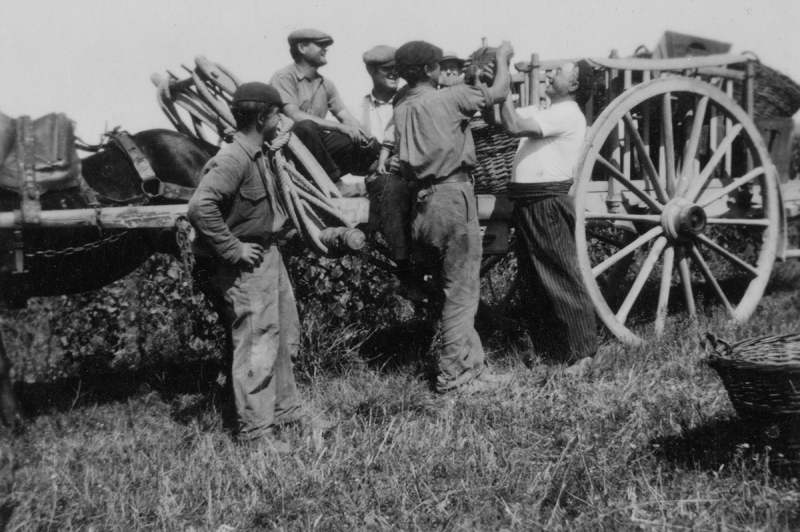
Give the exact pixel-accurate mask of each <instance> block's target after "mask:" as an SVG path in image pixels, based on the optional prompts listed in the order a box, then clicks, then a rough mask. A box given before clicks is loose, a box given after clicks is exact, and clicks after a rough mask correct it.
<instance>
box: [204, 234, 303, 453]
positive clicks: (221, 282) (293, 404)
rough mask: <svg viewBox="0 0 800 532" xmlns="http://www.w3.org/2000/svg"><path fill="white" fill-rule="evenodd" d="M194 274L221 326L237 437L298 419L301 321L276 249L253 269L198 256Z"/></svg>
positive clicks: (251, 436)
mask: <svg viewBox="0 0 800 532" xmlns="http://www.w3.org/2000/svg"><path fill="white" fill-rule="evenodd" d="M193 273H194V279H195V281H196V282H197V283H198V284H199V286H200V287H201V289H202V290H203V292H204V293H205V294H206V295H207V296H208V297H209V298H210V300H211V303H212V305H213V306H214V310H215V311H216V312H217V314H218V315H219V318H220V320H222V322H223V324H224V325H225V330H226V334H227V337H228V338H227V340H228V341H227V350H228V353H227V355H228V357H229V360H230V363H231V366H230V367H231V375H230V378H231V383H232V387H231V388H232V392H233V396H234V400H235V402H236V412H237V416H238V421H239V430H240V437H241V438H242V439H245V440H249V439H258V438H259V437H262V436H265V435H267V433H268V431H269V430H270V429H271V428H272V427H273V426H274V425H276V424H278V423H285V422H288V421H292V420H294V419H295V418H297V417H298V416H299V415H300V396H299V394H298V391H297V386H296V384H295V380H294V371H293V370H294V361H295V359H296V357H297V352H298V348H299V346H300V320H299V317H298V314H297V305H296V304H295V299H294V292H293V290H292V285H291V284H290V282H289V276H288V274H287V272H286V267H285V266H284V264H283V259H282V257H281V254H280V252H279V251H278V248H276V247H271V248H269V250H267V252H266V253H265V254H264V256H263V259H262V262H261V264H260V265H259V266H258V267H255V268H253V267H247V266H245V265H228V264H225V263H222V262H221V261H219V260H216V259H210V258H207V257H197V260H196V265H195V269H194V272H193Z"/></svg>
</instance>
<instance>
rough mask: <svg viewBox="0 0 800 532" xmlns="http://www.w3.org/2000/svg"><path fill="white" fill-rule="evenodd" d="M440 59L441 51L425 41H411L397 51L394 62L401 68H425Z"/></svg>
mask: <svg viewBox="0 0 800 532" xmlns="http://www.w3.org/2000/svg"><path fill="white" fill-rule="evenodd" d="M441 58H442V49H441V48H439V47H438V46H434V45H432V44H431V43H429V42H425V41H411V42H407V43H405V44H404V45H403V46H401V47H400V48H398V49H397V53H395V54H394V60H395V61H396V62H397V64H398V65H403V66H425V65H430V64H431V63H437V62H438V61H439V60H440V59H441Z"/></svg>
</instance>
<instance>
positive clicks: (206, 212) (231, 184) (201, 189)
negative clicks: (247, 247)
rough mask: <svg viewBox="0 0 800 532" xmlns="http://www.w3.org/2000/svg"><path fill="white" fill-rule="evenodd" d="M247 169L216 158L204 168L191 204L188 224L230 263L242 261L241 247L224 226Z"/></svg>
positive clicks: (231, 159)
mask: <svg viewBox="0 0 800 532" xmlns="http://www.w3.org/2000/svg"><path fill="white" fill-rule="evenodd" d="M245 170H246V169H245V168H243V167H242V165H241V164H240V163H239V162H238V161H237V160H236V159H235V158H234V157H225V156H222V157H219V156H218V157H215V158H214V159H212V160H211V161H209V162H208V164H206V166H205V167H204V168H203V177H202V180H201V181H200V185H199V186H198V187H197V190H196V191H195V193H194V195H193V196H192V198H191V199H190V200H189V211H188V216H189V222H190V223H191V224H192V226H193V227H194V229H195V231H197V233H198V234H199V235H200V236H201V237H202V239H203V241H204V242H205V243H206V244H208V246H209V247H211V249H212V250H213V251H214V252H215V253H216V254H217V255H219V256H220V257H222V258H223V259H224V260H226V261H228V262H230V263H233V264H235V263H237V262H239V260H241V258H242V254H243V253H242V243H241V242H240V241H239V239H238V238H236V237H235V236H234V235H233V233H231V230H230V229H229V228H228V225H227V224H226V223H225V218H224V215H223V211H224V210H227V209H229V208H230V205H232V203H233V201H234V198H235V195H236V192H237V190H238V188H239V183H240V182H241V177H242V176H243V175H244V172H245Z"/></svg>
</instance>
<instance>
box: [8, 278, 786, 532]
mask: <svg viewBox="0 0 800 532" xmlns="http://www.w3.org/2000/svg"><path fill="white" fill-rule="evenodd" d="M392 304H400V305H402V303H399V302H397V301H394V302H393V303H392ZM406 311H407V313H406V315H404V317H403V319H401V320H397V321H395V322H392V321H386V322H385V323H383V324H377V325H376V324H370V325H369V327H366V326H362V325H360V324H359V323H358V322H357V321H354V322H351V323H350V324H343V323H342V322H337V321H336V320H335V319H333V318H330V317H326V316H325V315H324V314H323V313H320V312H319V311H318V309H317V311H315V312H304V328H305V331H306V338H305V341H304V345H303V351H302V353H301V359H300V361H299V364H298V374H299V376H300V379H301V387H302V392H303V394H304V396H305V398H306V401H307V403H308V404H309V405H310V408H311V409H313V410H315V411H319V412H323V413H325V415H326V416H328V417H329V418H331V419H333V420H335V421H336V422H337V426H336V428H335V429H334V430H333V431H331V432H330V433H329V434H326V435H320V434H313V433H309V432H307V431H303V430H301V429H297V428H292V429H287V430H285V431H283V434H282V437H283V438H285V439H286V440H287V441H288V442H290V443H291V444H292V446H293V448H294V452H293V453H292V454H290V455H288V456H281V457H278V456H276V455H274V454H272V453H271V452H269V451H262V450H257V449H256V450H254V449H250V448H245V447H241V446H239V445H237V444H236V443H235V441H234V440H233V439H232V437H231V434H230V431H229V430H228V428H227V426H226V423H225V421H224V420H225V415H224V414H225V409H226V407H227V406H226V403H225V402H224V401H223V400H222V398H221V397H220V392H219V390H220V387H219V386H218V384H217V383H216V377H217V370H218V369H219V368H218V367H216V366H214V367H212V366H213V363H214V359H213V357H212V358H210V359H205V358H203V357H194V358H192V357H189V360H188V361H187V362H186V364H184V367H183V371H181V370H180V369H179V370H178V371H174V370H173V369H171V368H170V369H163V370H159V369H158V368H155V369H154V368H153V367H151V368H150V369H149V370H148V371H147V372H140V373H135V372H134V373H126V372H125V371H116V372H115V373H111V374H108V373H101V374H98V375H95V376H92V375H88V374H84V376H83V377H82V378H81V379H80V380H77V379H73V380H66V381H65V380H58V379H56V380H53V379H52V375H54V374H58V373H59V372H58V371H51V372H50V373H49V375H50V377H48V378H47V379H44V380H42V379H37V378H35V375H34V374H35V373H36V372H37V371H43V372H44V373H42V374H43V375H48V372H47V368H46V366H48V364H50V365H52V364H57V361H56V360H52V357H49V358H48V357H44V360H43V361H42V363H41V364H40V365H39V366H40V367H35V368H34V367H30V368H29V367H28V366H26V363H25V362H24V361H25V360H27V359H30V358H35V357H36V355H35V354H34V353H33V352H32V351H31V350H41V349H44V350H45V351H46V349H47V346H48V345H49V344H48V342H46V341H45V338H44V337H42V338H39V339H38V340H36V339H35V338H34V340H36V341H34V342H32V343H26V342H25V341H23V339H21V337H20V340H19V341H14V342H13V343H14V345H13V349H12V356H14V357H15V359H16V360H15V362H16V364H17V365H18V367H24V368H26V369H25V370H24V371H25V373H26V375H28V374H30V375H31V377H30V378H27V381H28V382H27V383H25V382H23V383H21V384H23V386H21V387H20V391H21V392H22V396H23V400H24V401H25V404H26V405H27V406H28V408H29V409H30V410H32V411H33V414H34V415H33V417H32V419H31V420H30V426H29V428H28V430H27V431H26V432H25V433H24V434H23V435H21V436H12V435H11V434H9V433H8V432H3V433H2V440H0V442H1V443H0V452H1V453H2V455H1V456H0V473H2V474H3V475H4V476H3V479H0V499H2V500H3V502H0V520H2V515H3V514H2V508H6V509H8V508H10V507H12V506H13V507H14V510H13V514H12V516H11V520H10V523H9V525H8V528H7V529H8V530H13V531H22V530H98V531H99V530H126V531H128V530H144V529H147V530H152V529H155V530H167V531H175V530H180V531H188V530H195V531H201V530H209V531H225V530H242V531H244V530H262V529H266V530H452V531H455V530H587V531H589V530H591V531H594V530H730V531H737V530H793V529H798V527H800V483H798V480H797V478H795V477H794V476H793V472H792V471H791V470H786V469H780V468H777V467H774V466H773V462H774V460H775V458H776V456H775V454H776V451H775V450H774V449H771V448H770V445H769V444H770V441H769V439H768V437H765V436H764V434H762V433H760V432H759V431H756V430H754V429H753V427H751V426H748V425H746V424H743V423H741V422H739V421H738V420H737V419H736V417H735V414H734V411H733V409H732V407H731V405H730V402H729V401H728V399H727V396H726V393H725V391H724V389H723V387H722V385H721V383H720V381H719V379H718V378H717V376H716V375H715V374H714V372H713V371H711V370H710V369H708V367H707V366H706V365H705V364H704V362H703V361H702V357H703V352H702V348H701V346H700V345H699V337H700V334H701V333H702V332H703V331H705V330H706V329H711V330H713V331H714V332H715V333H716V334H717V335H719V336H721V337H723V338H726V339H731V340H735V339H739V338H744V337H748V336H754V335H762V334H779V333H786V332H789V331H793V330H797V329H798V324H800V268H798V264H796V263H793V264H791V263H790V264H786V265H782V266H781V267H780V268H778V270H777V272H776V275H775V276H774V279H773V282H772V284H771V288H770V291H769V293H768V294H767V296H766V297H765V298H764V299H763V301H762V304H761V306H760V308H759V310H758V311H757V312H756V314H755V316H754V317H753V318H752V319H751V320H750V321H749V322H748V323H747V324H744V325H734V324H730V323H728V322H727V321H726V319H725V317H724V315H723V314H722V313H720V312H717V311H716V310H714V309H709V310H707V311H705V312H704V313H703V315H702V316H701V317H700V319H699V320H698V321H697V322H690V321H681V318H680V317H678V318H674V319H673V321H672V322H670V323H669V328H668V330H669V331H670V332H669V333H668V334H667V335H666V336H665V337H663V338H661V339H656V338H653V337H647V338H646V339H647V345H646V346H643V347H638V348H629V347H626V346H624V345H622V344H619V343H618V342H616V341H614V340H612V339H609V338H604V340H603V342H602V345H601V350H600V355H599V357H598V358H599V364H598V365H597V366H596V367H595V368H593V369H592V370H591V371H590V372H589V373H588V374H587V375H585V376H584V377H581V378H576V377H571V376H569V375H566V374H565V373H564V372H563V371H561V369H562V368H560V367H559V366H552V365H549V364H548V363H546V361H543V360H539V359H538V358H536V357H535V356H534V355H532V354H531V353H530V352H529V350H528V347H527V346H528V345H529V342H528V341H527V340H526V339H525V338H524V337H523V338H521V339H520V338H509V337H507V336H504V335H495V336H493V337H492V338H488V337H487V342H486V346H487V351H488V357H489V358H490V360H491V361H492V362H493V364H494V366H495V367H496V368H497V369H499V370H508V371H512V372H513V373H514V374H515V380H514V381H513V382H512V384H510V385H509V386H507V387H505V388H504V389H502V390H501V391H499V392H497V393H494V394H482V395H473V396H454V397H449V396H437V395H434V394H433V393H432V392H431V391H430V386H429V384H428V382H427V377H428V375H429V373H430V368H431V365H432V359H431V358H430V356H429V355H427V354H426V353H427V350H428V348H429V346H430V344H431V341H432V334H433V331H432V329H431V328H430V327H426V326H423V322H418V321H414V318H413V317H412V315H411V314H410V313H409V312H408V309H406ZM401 314H402V313H401ZM52 319H55V318H52ZM7 328H8V327H7ZM31 334H32V335H33V336H35V334H33V333H31ZM434 344H435V342H434ZM435 349H436V347H435V345H434V350H435ZM55 350H56V349H55V347H52V349H51V352H55ZM109 379H116V380H113V381H112V382H111V383H109ZM43 397H47V399H46V400H45V399H43ZM9 479H13V481H11V482H10V481H9ZM1 480H5V481H6V484H5V486H6V488H5V492H4V491H3V489H4V487H3V486H4V484H3V482H2V481H1ZM12 482H13V484H12ZM9 486H10V487H9ZM3 497H4V499H3Z"/></svg>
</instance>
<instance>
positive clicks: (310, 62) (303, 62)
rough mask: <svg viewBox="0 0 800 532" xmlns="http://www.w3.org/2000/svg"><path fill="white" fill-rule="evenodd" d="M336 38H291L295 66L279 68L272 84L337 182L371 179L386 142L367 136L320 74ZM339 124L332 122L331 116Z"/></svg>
mask: <svg viewBox="0 0 800 532" xmlns="http://www.w3.org/2000/svg"><path fill="white" fill-rule="evenodd" d="M331 44H333V38H332V37H331V36H330V35H328V34H326V33H323V32H321V31H318V30H314V29H302V30H297V31H293V32H292V33H290V34H289V52H290V53H291V55H292V59H293V60H294V63H292V64H291V65H289V66H287V67H284V68H282V69H280V70H278V71H277V72H276V73H275V74H274V75H273V76H272V80H271V81H270V84H271V85H272V86H274V87H275V88H276V89H277V90H278V93H279V94H280V95H281V98H282V99H283V113H284V114H285V115H286V116H288V117H289V118H291V119H292V120H294V122H295V125H294V129H293V130H292V131H293V132H294V133H295V135H297V137H298V138H299V139H300V140H301V141H303V144H305V145H306V147H307V148H308V150H309V151H310V152H311V153H312V154H313V155H314V157H315V158H316V159H317V161H319V163H320V165H321V166H322V168H323V169H324V170H325V172H326V173H327V174H328V176H330V178H331V179H332V180H333V181H334V182H336V181H338V180H339V179H340V178H341V176H343V175H345V174H349V173H352V174H356V175H365V174H366V173H367V172H368V171H369V168H370V166H371V165H372V163H373V162H374V161H375V160H376V159H377V158H378V154H379V153H380V143H378V141H376V140H375V139H373V138H371V137H370V136H369V135H367V134H366V133H365V131H364V129H363V128H362V126H361V124H359V123H358V120H356V119H355V118H354V117H353V115H351V114H350V111H348V110H347V107H346V105H345V103H344V102H343V101H342V97H341V96H340V95H339V91H338V90H337V89H336V86H335V85H334V84H333V82H332V81H331V80H329V79H327V78H325V77H323V76H322V75H320V73H319V68H320V67H323V66H325V65H326V64H327V63H328V59H327V57H326V55H327V50H328V46H330V45H331ZM329 111H330V112H331V113H333V115H334V116H335V117H336V120H329V119H327V118H326V117H327V115H328V112H329Z"/></svg>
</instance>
